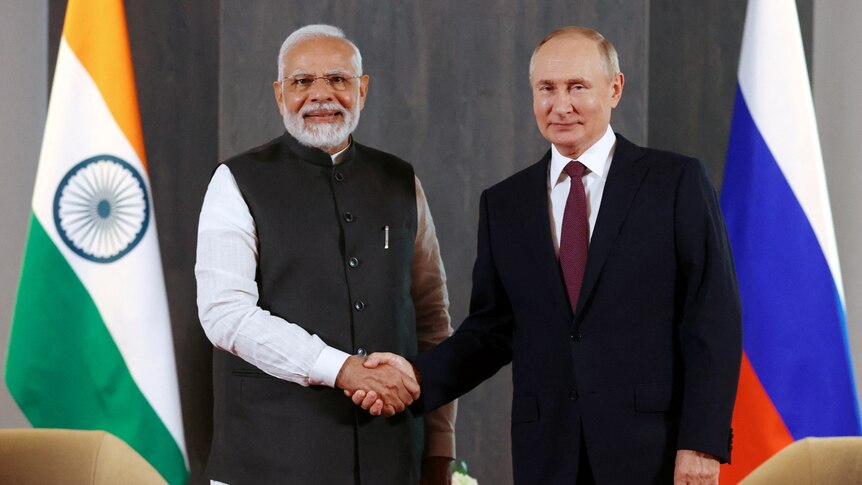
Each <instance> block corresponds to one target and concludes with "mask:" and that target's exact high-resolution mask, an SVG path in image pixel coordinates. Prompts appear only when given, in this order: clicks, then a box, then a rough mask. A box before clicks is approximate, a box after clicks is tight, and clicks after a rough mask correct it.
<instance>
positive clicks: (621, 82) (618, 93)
mask: <svg viewBox="0 0 862 485" xmlns="http://www.w3.org/2000/svg"><path fill="white" fill-rule="evenodd" d="M625 84H626V78H625V76H623V73H621V72H620V73H617V75H616V76H614V80H613V82H612V83H611V107H612V108H616V107H617V104H619V102H620V98H621V97H622V96H623V86H625Z"/></svg>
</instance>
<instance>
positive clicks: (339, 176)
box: [333, 172, 344, 182]
mask: <svg viewBox="0 0 862 485" xmlns="http://www.w3.org/2000/svg"><path fill="white" fill-rule="evenodd" d="M333 178H334V179H335V181H336V182H341V181H342V180H344V174H343V173H341V172H335V175H333Z"/></svg>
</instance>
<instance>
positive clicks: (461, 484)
mask: <svg viewBox="0 0 862 485" xmlns="http://www.w3.org/2000/svg"><path fill="white" fill-rule="evenodd" d="M452 485H479V482H478V481H477V480H476V479H475V478H473V477H471V476H470V475H465V474H463V473H461V472H454V473H452Z"/></svg>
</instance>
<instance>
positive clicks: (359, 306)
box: [353, 300, 365, 312]
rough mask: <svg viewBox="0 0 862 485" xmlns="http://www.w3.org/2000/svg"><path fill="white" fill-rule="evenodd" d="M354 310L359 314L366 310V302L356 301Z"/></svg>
mask: <svg viewBox="0 0 862 485" xmlns="http://www.w3.org/2000/svg"><path fill="white" fill-rule="evenodd" d="M353 309H354V310H356V311H358V312H361V311H362V310H365V302H364V301H362V300H356V301H354V302H353Z"/></svg>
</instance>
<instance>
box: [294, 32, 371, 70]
mask: <svg viewBox="0 0 862 485" xmlns="http://www.w3.org/2000/svg"><path fill="white" fill-rule="evenodd" d="M353 57H354V50H353V48H352V47H351V46H350V44H348V43H347V42H346V41H344V40H343V39H336V38H332V37H327V38H324V39H308V40H305V41H302V42H300V43H298V44H296V45H295V46H293V48H292V49H290V50H288V51H287V52H285V54H284V73H285V75H286V76H290V75H291V74H294V73H306V74H328V73H336V72H340V73H347V74H353V71H354V62H353Z"/></svg>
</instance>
